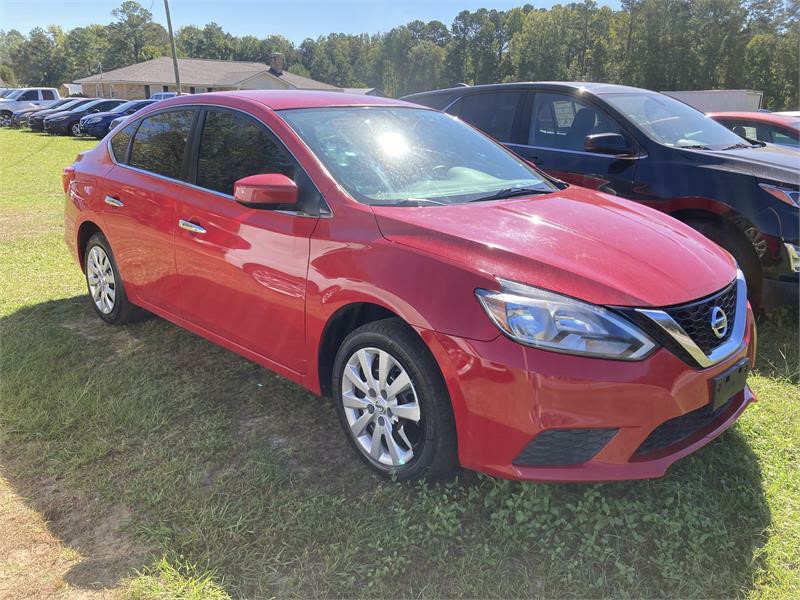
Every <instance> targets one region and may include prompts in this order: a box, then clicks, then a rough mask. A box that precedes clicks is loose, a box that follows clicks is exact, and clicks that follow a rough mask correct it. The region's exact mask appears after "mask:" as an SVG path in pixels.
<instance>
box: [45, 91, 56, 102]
mask: <svg viewBox="0 0 800 600" xmlns="http://www.w3.org/2000/svg"><path fill="white" fill-rule="evenodd" d="M55 99H56V95H55V94H54V93H53V90H42V100H55Z"/></svg>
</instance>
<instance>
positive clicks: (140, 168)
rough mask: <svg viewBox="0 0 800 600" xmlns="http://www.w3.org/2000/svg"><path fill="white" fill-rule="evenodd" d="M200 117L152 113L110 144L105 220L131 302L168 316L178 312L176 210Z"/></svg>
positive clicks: (186, 112) (185, 111) (186, 110)
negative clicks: (111, 160)
mask: <svg viewBox="0 0 800 600" xmlns="http://www.w3.org/2000/svg"><path fill="white" fill-rule="evenodd" d="M197 113H198V111H197V109H195V108H191V107H180V108H177V107H176V108H175V109H171V110H165V111H161V112H158V113H153V114H151V115H149V116H147V117H146V118H144V119H141V120H139V121H136V122H134V123H132V124H130V125H128V126H127V127H125V128H124V129H123V130H121V131H119V132H118V133H117V134H116V135H115V136H114V137H113V138H112V139H111V150H112V152H113V155H114V158H115V161H116V162H117V163H118V164H116V165H115V166H114V168H113V169H112V171H111V173H110V174H109V175H108V177H107V178H106V180H105V182H104V183H103V186H104V189H103V190H102V193H103V195H104V203H105V204H104V208H105V213H104V220H105V223H106V228H107V235H108V238H109V241H110V243H111V247H112V249H113V251H114V255H115V257H116V260H117V264H118V266H119V269H120V272H121V274H122V278H123V280H124V281H125V288H126V291H127V292H128V294H129V295H130V296H131V298H132V299H133V300H134V301H136V300H139V301H142V302H144V303H147V304H150V305H152V306H153V307H156V308H161V309H163V310H167V311H169V312H176V311H177V310H178V308H179V299H178V292H179V288H178V279H177V275H176V270H175V254H174V235H175V227H176V218H175V210H176V209H175V204H176V202H177V198H178V196H179V195H180V193H181V191H182V190H183V188H184V185H185V184H184V182H183V179H184V178H185V177H184V173H185V172H186V165H185V162H186V161H187V160H188V153H187V142H188V139H189V134H190V131H191V128H192V122H193V120H194V118H195V116H196V114H197Z"/></svg>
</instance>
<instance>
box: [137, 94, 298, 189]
mask: <svg viewBox="0 0 800 600" xmlns="http://www.w3.org/2000/svg"><path fill="white" fill-rule="evenodd" d="M137 137H138V134H137ZM259 173H281V174H283V175H286V176H287V177H289V178H290V179H292V178H294V166H293V161H292V159H291V157H290V156H289V155H288V154H287V152H286V150H284V149H283V148H282V147H281V146H279V145H278V144H277V143H276V142H275V140H274V139H273V137H272V134H271V133H269V131H267V129H266V127H264V126H263V125H262V124H261V123H259V122H258V121H256V120H255V119H253V118H251V117H248V116H247V115H243V114H241V113H237V112H231V111H225V110H213V109H209V110H208V112H207V113H206V119H205V124H204V125H203V134H202V137H201V138H200V151H199V156H198V162H197V185H199V186H200V187H204V188H207V189H210V190H214V191H217V192H222V193H223V194H231V195H233V184H234V183H235V182H236V181H237V180H239V179H241V178H242V177H247V176H248V175H257V174H259Z"/></svg>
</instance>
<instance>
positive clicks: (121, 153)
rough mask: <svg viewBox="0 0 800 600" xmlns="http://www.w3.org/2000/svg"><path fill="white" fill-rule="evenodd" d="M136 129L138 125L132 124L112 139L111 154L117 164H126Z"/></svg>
mask: <svg viewBox="0 0 800 600" xmlns="http://www.w3.org/2000/svg"><path fill="white" fill-rule="evenodd" d="M135 129H136V123H131V124H130V125H128V126H127V127H126V128H125V129H123V130H122V131H120V132H119V133H117V134H116V135H115V136H114V137H113V138H111V153H112V154H113V155H114V160H116V161H117V162H120V163H124V162H125V158H126V157H125V154H126V152H127V151H128V144H129V143H130V141H131V136H132V135H133V132H134V130H135Z"/></svg>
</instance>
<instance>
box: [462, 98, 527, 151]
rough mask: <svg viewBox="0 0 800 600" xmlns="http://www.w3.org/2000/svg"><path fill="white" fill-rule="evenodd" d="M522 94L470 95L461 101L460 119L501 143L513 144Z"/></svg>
mask: <svg viewBox="0 0 800 600" xmlns="http://www.w3.org/2000/svg"><path fill="white" fill-rule="evenodd" d="M520 100H522V93H521V92H494V93H486V94H470V95H468V96H465V97H464V98H463V99H462V100H461V111H460V112H459V115H458V116H459V118H460V119H461V120H462V121H466V122H467V123H469V124H470V125H474V126H475V127H477V128H478V129H480V130H481V131H483V132H484V133H486V134H488V135H490V136H492V137H493V138H495V139H496V140H499V141H501V142H511V141H513V140H512V136H513V132H514V117H515V116H516V114H517V108H518V107H519V103H520Z"/></svg>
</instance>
